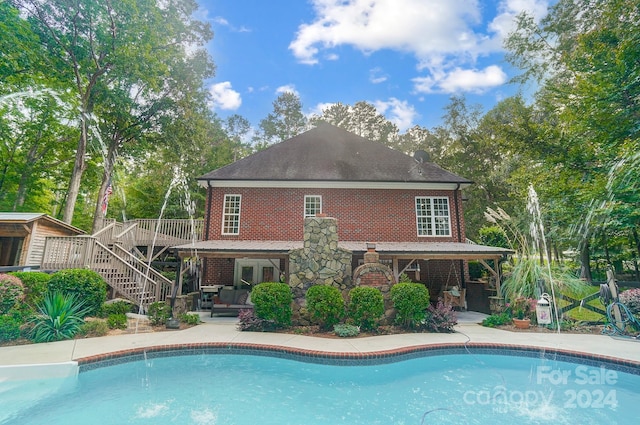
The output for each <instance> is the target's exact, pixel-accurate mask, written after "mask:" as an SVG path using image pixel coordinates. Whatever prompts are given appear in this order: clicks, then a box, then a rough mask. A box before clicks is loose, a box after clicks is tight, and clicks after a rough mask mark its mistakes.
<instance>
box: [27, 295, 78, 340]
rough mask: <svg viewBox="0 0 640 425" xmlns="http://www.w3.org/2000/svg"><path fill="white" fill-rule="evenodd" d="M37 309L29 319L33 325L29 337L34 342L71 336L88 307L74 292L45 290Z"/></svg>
mask: <svg viewBox="0 0 640 425" xmlns="http://www.w3.org/2000/svg"><path fill="white" fill-rule="evenodd" d="M38 311H39V314H38V315H37V316H36V317H34V318H33V319H32V320H31V322H32V324H33V325H34V326H33V329H32V330H31V338H32V339H33V340H34V341H35V342H50V341H60V340H63V339H70V338H73V337H74V336H75V335H76V333H78V331H79V330H80V327H81V326H82V324H83V323H84V319H83V318H84V317H85V316H86V315H87V311H88V309H87V307H86V305H85V302H84V301H82V300H78V299H77V296H76V295H75V294H67V293H62V292H47V293H46V294H45V296H44V299H43V301H42V304H40V305H38Z"/></svg>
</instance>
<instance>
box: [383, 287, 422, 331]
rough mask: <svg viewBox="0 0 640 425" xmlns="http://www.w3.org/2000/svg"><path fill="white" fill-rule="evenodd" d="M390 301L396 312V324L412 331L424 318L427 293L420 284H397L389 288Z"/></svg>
mask: <svg viewBox="0 0 640 425" xmlns="http://www.w3.org/2000/svg"><path fill="white" fill-rule="evenodd" d="M391 301H393V306H394V307H395V309H396V311H397V315H396V322H397V323H398V324H400V326H402V327H403V328H405V329H414V328H415V327H417V326H418V324H419V323H420V322H422V321H423V320H424V318H425V316H426V313H427V308H428V307H429V291H428V290H427V288H426V286H424V285H423V284H421V283H397V284H395V285H393V286H392V287H391Z"/></svg>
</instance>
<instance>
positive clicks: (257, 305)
mask: <svg viewBox="0 0 640 425" xmlns="http://www.w3.org/2000/svg"><path fill="white" fill-rule="evenodd" d="M251 301H252V302H253V310H254V312H255V315H256V317H258V318H260V319H263V320H272V321H274V322H275V324H276V325H277V326H280V327H287V326H290V325H291V314H292V311H291V302H292V301H293V295H292V294H291V289H290V288H289V285H287V284H286V283H280V282H264V283H260V284H258V285H256V286H255V287H254V288H253V290H252V291H251Z"/></svg>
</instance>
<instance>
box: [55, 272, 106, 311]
mask: <svg viewBox="0 0 640 425" xmlns="http://www.w3.org/2000/svg"><path fill="white" fill-rule="evenodd" d="M48 287H49V291H50V292H64V293H66V294H75V295H76V297H77V298H78V299H80V300H83V301H84V302H85V306H86V313H85V314H86V315H87V316H91V315H97V314H98V313H99V312H100V308H101V307H102V304H103V303H104V302H105V300H106V299H107V283H106V282H105V281H104V279H103V278H102V276H100V275H99V274H98V273H96V272H94V271H93V270H85V269H67V270H60V271H59V272H56V273H54V274H53V275H52V276H51V280H49V285H48Z"/></svg>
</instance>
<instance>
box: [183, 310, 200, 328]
mask: <svg viewBox="0 0 640 425" xmlns="http://www.w3.org/2000/svg"><path fill="white" fill-rule="evenodd" d="M180 321H181V322H182V323H186V324H187V325H189V326H195V325H197V324H199V323H200V316H198V315H197V314H195V313H183V314H181V315H180Z"/></svg>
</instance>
